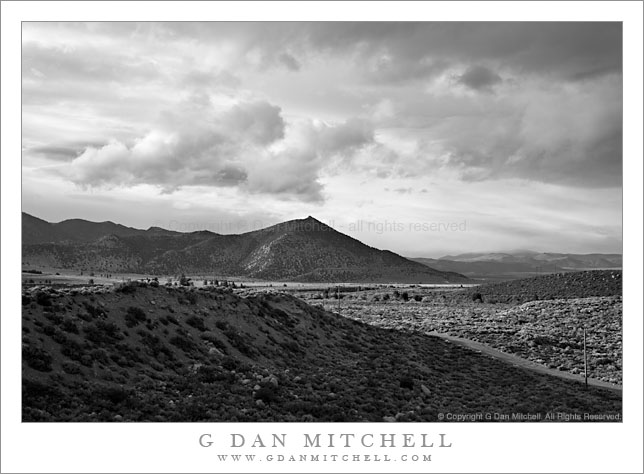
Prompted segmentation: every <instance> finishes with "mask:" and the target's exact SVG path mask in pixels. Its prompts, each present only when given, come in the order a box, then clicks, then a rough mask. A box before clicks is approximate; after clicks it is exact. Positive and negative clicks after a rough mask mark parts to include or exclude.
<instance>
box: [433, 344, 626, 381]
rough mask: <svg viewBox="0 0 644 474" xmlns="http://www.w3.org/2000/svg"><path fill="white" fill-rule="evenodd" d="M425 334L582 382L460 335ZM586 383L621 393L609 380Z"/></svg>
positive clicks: (517, 365)
mask: <svg viewBox="0 0 644 474" xmlns="http://www.w3.org/2000/svg"><path fill="white" fill-rule="evenodd" d="M425 334H427V335H428V336H435V337H440V338H441V339H443V340H445V341H448V342H452V343H454V344H459V345H461V346H463V347H467V348H469V349H472V350H474V351H476V352H480V353H482V354H486V355H489V356H491V357H494V358H496V359H501V360H503V361H505V362H507V363H509V364H512V365H514V366H516V367H523V368H525V369H529V370H534V371H535V372H539V373H542V374H548V375H552V376H554V377H559V378H562V379H568V380H574V381H576V382H580V383H584V377H583V376H581V375H576V374H571V373H568V372H563V371H561V370H555V369H549V368H548V367H544V366H543V365H540V364H537V363H535V362H532V361H529V360H527V359H523V358H521V357H518V356H515V355H512V354H508V353H506V352H501V351H499V350H497V349H494V348H492V347H490V346H488V345H485V344H481V343H480V342H476V341H472V340H470V339H465V338H462V337H456V336H450V335H449V334H444V333H438V332H426V333H425ZM588 385H592V386H593V387H601V388H607V389H609V390H613V391H615V392H619V393H622V386H621V385H615V384H612V383H609V382H603V381H601V380H595V379H591V378H589V379H588Z"/></svg>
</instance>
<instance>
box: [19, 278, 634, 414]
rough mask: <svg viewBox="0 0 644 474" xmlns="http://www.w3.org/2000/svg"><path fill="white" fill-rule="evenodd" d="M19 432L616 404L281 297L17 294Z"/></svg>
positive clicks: (177, 292) (606, 408) (593, 408)
mask: <svg viewBox="0 0 644 474" xmlns="http://www.w3.org/2000/svg"><path fill="white" fill-rule="evenodd" d="M22 303H23V349H22V350H23V399H22V400H23V412H22V417H23V420H24V421H435V420H437V419H438V415H439V414H440V413H447V412H450V413H473V412H495V413H533V414H534V413H546V412H553V411H554V412H557V411H558V412H568V413H599V412H601V413H621V399H620V396H619V395H615V394H614V393H611V392H608V391H604V390H601V389H594V388H593V389H591V390H588V391H586V390H583V388H582V387H581V386H580V385H579V384H577V383H575V382H570V381H564V380H559V379H554V378H551V377H547V376H544V375H538V374H534V373H531V372H527V371H525V370H522V369H518V368H515V367H512V366H507V365H505V364H503V363H501V362H499V361H496V360H494V359H490V358H488V357H484V356H482V355H480V354H477V353H474V352H471V351H468V350H466V349H463V348H460V347H457V346H454V345H452V344H449V343H446V342H444V341H442V340H440V339H438V338H433V337H428V336H423V335H420V334H416V333H412V332H408V331H394V330H389V329H383V328H378V327H374V326H370V325H366V324H363V323H360V322H358V321H352V320H350V319H346V318H343V317H340V316H338V315H335V314H332V313H329V312H326V311H324V310H323V309H321V308H317V307H313V306H310V305H308V304H306V303H304V302H302V301H301V300H299V299H297V298H294V297H292V296H289V295H284V294H258V295H255V296H249V297H241V296H239V295H236V294H233V293H231V292H230V291H226V290H221V289H216V288H208V287H206V288H199V289H196V288H191V289H185V288H180V287H179V288H176V287H163V286H161V287H152V286H148V285H145V284H142V285H138V284H137V285H135V284H126V285H122V286H120V287H117V288H107V287H100V286H96V287H91V288H87V287H81V288H69V287H67V288H58V289H52V288H47V287H38V286H36V287H32V288H25V290H24V292H23V301H22Z"/></svg>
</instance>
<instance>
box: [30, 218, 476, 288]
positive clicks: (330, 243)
mask: <svg viewBox="0 0 644 474" xmlns="http://www.w3.org/2000/svg"><path fill="white" fill-rule="evenodd" d="M29 217H30V219H24V220H23V222H24V221H27V222H28V226H27V228H26V230H25V235H26V236H28V240H27V241H25V242H23V262H24V263H25V264H27V265H31V266H33V265H47V266H52V267H59V268H69V269H85V270H89V271H96V272H133V273H145V274H157V275H163V274H178V273H187V274H202V275H211V276H216V277H222V276H241V277H249V278H258V279H264V280H290V281H310V282H316V281H328V282H331V281H343V282H352V281H353V282H398V283H456V282H466V281H468V279H467V278H466V277H464V276H463V275H459V274H457V273H453V272H441V271H437V270H435V269H433V268H431V267H428V266H426V265H423V264H421V263H418V262H413V261H411V260H407V259H406V258H404V257H401V256H400V255H397V254H395V253H393V252H389V251H385V250H378V249H375V248H373V247H369V246H367V245H365V244H363V243H362V242H360V241H358V240H356V239H353V238H351V237H349V236H347V235H344V234H342V233H340V232H337V231H336V230H334V229H333V228H331V227H329V226H327V225H326V224H323V223H322V222H320V221H318V220H316V219H314V218H313V217H308V218H306V219H298V220H293V221H288V222H284V223H281V224H277V225H275V226H272V227H268V228H266V229H261V230H257V231H253V232H247V233H245V234H238V235H220V234H215V233H212V232H208V231H199V232H191V233H177V232H169V231H163V230H162V229H158V228H155V229H149V230H147V231H143V230H137V229H131V228H128V227H123V226H119V225H117V224H112V223H100V224H94V223H88V222H87V221H80V222H82V224H79V222H78V221H76V220H74V221H64V223H70V222H71V223H72V224H67V225H66V226H64V227H59V226H60V225H61V224H63V223H60V224H48V223H46V222H44V221H40V220H39V219H37V220H35V218H31V216H29ZM32 220H33V222H32ZM47 225H49V226H50V227H47ZM92 225H93V226H95V227H92ZM23 227H25V224H24V223H23ZM70 229H79V231H80V236H77V238H76V239H72V238H67V237H65V236H67V235H69V233H70V232H72V231H71V230H70ZM112 230H113V231H115V232H111V231H112ZM48 231H51V232H52V233H51V237H47V234H46V233H47V232H48ZM103 231H109V232H111V233H109V234H103V235H101V232H103ZM97 235H98V236H99V237H96V239H94V240H92V239H91V238H90V237H95V236H97ZM34 241H36V242H47V243H30V242H34Z"/></svg>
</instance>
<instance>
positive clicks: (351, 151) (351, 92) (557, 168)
mask: <svg viewBox="0 0 644 474" xmlns="http://www.w3.org/2000/svg"><path fill="white" fill-rule="evenodd" d="M621 33H622V31H621V24H620V23H297V22H294V23H202V24H200V23H170V24H160V23H143V24H137V23H23V33H22V41H23V42H22V104H23V107H22V146H23V150H22V152H23V153H22V167H23V174H22V179H23V183H22V184H23V187H22V192H23V196H22V197H23V201H22V203H23V210H24V211H25V212H28V213H31V214H33V215H36V216H37V217H41V218H43V219H45V220H48V221H52V222H57V221H60V220H64V219H68V218H73V217H79V218H84V219H88V220H93V221H104V220H111V221H114V222H118V223H122V224H125V225H129V226H133V227H138V228H147V227H149V226H153V225H155V226H160V227H165V228H170V229H174V230H200V229H204V228H205V229H209V230H212V231H215V232H221V233H239V232H245V231H248V230H252V229H256V228H260V227H265V226H268V225H271V224H274V223H277V222H281V221H285V220H290V219H297V218H304V217H306V216H308V215H312V216H314V217H316V218H318V219H319V220H321V221H323V222H326V223H328V224H330V225H332V226H333V227H335V228H336V229H337V230H339V231H341V232H344V233H347V234H349V235H351V236H353V237H355V238H358V239H360V240H362V241H363V242H365V243H367V244H368V245H371V246H375V247H378V248H387V249H390V250H393V251H395V252H397V253H401V254H403V255H406V256H441V255H445V254H448V253H451V254H454V253H463V252H472V251H489V250H509V249H517V248H523V249H534V250H537V251H562V252H577V253H589V252H621V238H622V235H621V223H622V201H621V199H622V195H621V193H622V137H621V135H622V40H621Z"/></svg>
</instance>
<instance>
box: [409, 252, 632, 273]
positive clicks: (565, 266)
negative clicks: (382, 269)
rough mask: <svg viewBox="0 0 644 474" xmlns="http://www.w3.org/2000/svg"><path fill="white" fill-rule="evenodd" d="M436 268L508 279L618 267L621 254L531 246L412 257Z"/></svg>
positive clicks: (620, 264) (619, 267)
mask: <svg viewBox="0 0 644 474" xmlns="http://www.w3.org/2000/svg"><path fill="white" fill-rule="evenodd" d="M410 260H413V261H415V262H419V263H422V264H424V265H427V266H430V267H432V268H435V269H437V270H441V271H446V272H458V273H462V274H464V275H466V276H468V277H470V278H483V279H509V278H522V277H525V276H526V275H534V274H538V273H556V272H565V271H578V270H600V269H621V268H622V255H621V254H600V253H591V254H572V253H539V252H534V251H531V250H515V251H511V252H493V253H464V254H460V255H446V256H445V257H441V258H438V259H435V258H411V259H410Z"/></svg>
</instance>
